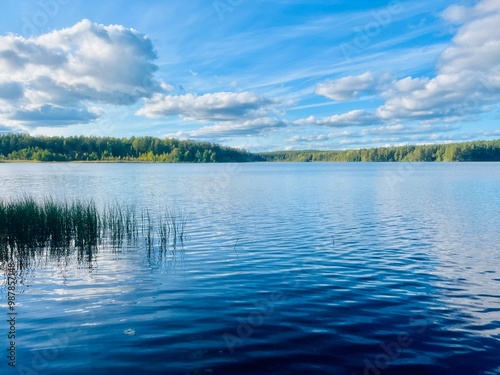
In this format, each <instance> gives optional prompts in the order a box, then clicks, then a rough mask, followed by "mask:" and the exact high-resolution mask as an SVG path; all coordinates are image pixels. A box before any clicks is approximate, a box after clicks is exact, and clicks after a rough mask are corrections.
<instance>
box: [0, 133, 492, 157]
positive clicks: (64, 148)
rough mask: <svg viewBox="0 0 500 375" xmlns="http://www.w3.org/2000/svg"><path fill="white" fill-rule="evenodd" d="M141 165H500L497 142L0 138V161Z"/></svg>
mask: <svg viewBox="0 0 500 375" xmlns="http://www.w3.org/2000/svg"><path fill="white" fill-rule="evenodd" d="M19 160H26V161H143V162H166V163H179V162H190V163H221V162H252V161H296V162H304V161H306V162H307V161H367V162H368V161H373V162H377V161H380V162H392V161H500V140H494V141H474V142H464V143H450V144H438V145H424V146H400V147H380V148H369V149H361V150H346V151H314V150H311V151H276V152H264V153H259V154H252V153H250V152H247V151H245V150H238V149H235V148H231V147H224V146H220V145H217V144H214V143H207V142H194V141H189V140H187V141H180V140H176V139H172V138H166V139H160V138H154V137H132V138H112V137H84V136H78V137H66V138H65V137H33V136H30V135H25V134H5V135H0V162H1V161H19Z"/></svg>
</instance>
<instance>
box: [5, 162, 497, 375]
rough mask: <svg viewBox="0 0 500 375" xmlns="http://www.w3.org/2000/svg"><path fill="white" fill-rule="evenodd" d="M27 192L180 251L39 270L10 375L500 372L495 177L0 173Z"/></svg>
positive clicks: (313, 171)
mask: <svg viewBox="0 0 500 375" xmlns="http://www.w3.org/2000/svg"><path fill="white" fill-rule="evenodd" d="M22 195H34V196H37V197H43V196H52V197H55V198H57V199H59V198H70V199H73V198H84V199H87V198H91V199H93V200H94V201H96V202H97V203H98V204H104V203H105V202H126V203H134V204H136V205H137V206H139V207H148V208H150V209H151V210H155V209H157V208H159V207H165V206H169V207H172V208H175V209H176V210H180V211H182V212H183V214H184V216H185V218H186V220H187V226H186V233H187V235H188V238H187V239H186V240H185V241H184V243H183V244H182V246H177V248H176V249H175V250H173V249H171V250H169V251H167V252H160V251H156V250H153V251H150V250H149V251H148V250H147V249H146V247H145V246H143V245H144V244H142V243H141V242H139V243H138V244H137V245H134V246H128V247H125V248H123V249H120V250H117V249H113V248H106V247H102V248H100V249H99V251H98V253H97V254H96V255H95V256H94V257H93V259H92V260H89V261H85V260H81V259H80V260H78V259H76V258H74V257H67V258H65V259H58V260H57V261H56V260H52V258H50V257H49V258H47V259H45V260H44V261H42V260H40V259H38V260H37V261H36V262H35V263H34V265H33V266H32V267H31V268H30V269H29V271H26V270H25V272H24V273H23V275H18V277H19V283H18V285H17V290H16V293H17V295H16V312H17V314H18V315H17V317H16V368H11V367H9V366H8V362H9V360H8V359H7V358H6V356H5V355H2V356H0V357H1V359H0V362H2V363H0V373H2V374H4V373H6V374H11V373H12V374H17V373H19V374H93V375H98V374H121V373H131V374H267V373H269V374H347V375H353V374H372V375H379V374H445V373H449V374H497V375H498V374H500V230H499V228H500V163H481V164H473V163H449V164H426V163H400V164H392V163H387V164H384V163H366V164H365V163H359V164H358V163H318V164H313V163H304V164H295V163H289V164H285V163H283V164H278V163H276V164H275V163H265V164H253V163H252V164H203V165H196V164H184V165H181V164H0V196H1V197H15V196H22ZM2 267H3V268H4V269H5V267H6V266H5V264H3V266H2ZM21 276H22V277H21ZM6 295H7V292H6V286H5V285H4V286H3V288H2V291H1V294H0V297H1V299H0V302H1V304H0V313H1V314H2V317H1V318H2V319H0V321H1V323H0V332H4V333H2V334H1V335H2V339H1V340H0V342H1V343H3V346H4V348H3V350H2V352H3V353H4V354H5V353H8V349H9V344H8V341H9V340H7V332H8V331H9V322H7V319H8V315H7V313H8V305H7V297H6Z"/></svg>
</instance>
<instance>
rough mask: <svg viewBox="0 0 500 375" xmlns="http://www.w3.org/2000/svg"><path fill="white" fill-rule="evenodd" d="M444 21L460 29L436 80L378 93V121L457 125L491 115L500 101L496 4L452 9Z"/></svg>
mask: <svg viewBox="0 0 500 375" xmlns="http://www.w3.org/2000/svg"><path fill="white" fill-rule="evenodd" d="M443 16H444V17H445V18H446V20H448V21H450V22H454V23H460V26H459V29H458V30H457V33H456V35H455V36H454V38H453V41H452V44H451V45H450V46H449V47H448V48H447V49H446V50H445V51H443V53H442V54H441V56H440V58H439V61H438V65H437V74H436V76H435V77H432V78H430V77H422V78H413V77H406V78H404V79H402V80H399V81H396V82H394V83H393V85H392V87H391V88H390V89H389V90H387V91H386V92H384V93H383V97H384V98H385V99H386V102H385V104H384V105H382V106H381V107H380V108H379V109H378V110H377V115H378V116H379V117H380V118H382V119H388V120H391V119H397V120H428V119H439V120H441V121H458V120H466V119H470V118H474V116H476V115H478V114H481V113H484V112H487V111H490V110H492V109H493V108H495V107H494V105H496V104H497V103H498V101H499V100H500V28H498V24H500V2H498V1H496V0H483V1H481V2H479V3H478V4H477V5H476V6H475V7H473V8H466V9H464V7H462V6H452V7H450V8H448V9H447V10H445V12H444V13H443Z"/></svg>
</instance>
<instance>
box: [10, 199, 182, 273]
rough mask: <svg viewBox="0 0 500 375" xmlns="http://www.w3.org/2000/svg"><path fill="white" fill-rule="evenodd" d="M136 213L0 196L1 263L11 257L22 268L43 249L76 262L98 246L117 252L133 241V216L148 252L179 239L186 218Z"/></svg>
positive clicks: (133, 209)
mask: <svg viewBox="0 0 500 375" xmlns="http://www.w3.org/2000/svg"><path fill="white" fill-rule="evenodd" d="M137 212H138V211H137V209H136V207H135V206H134V205H123V204H119V203H114V204H106V205H104V206H103V207H102V208H100V207H99V206H98V205H97V204H96V203H95V202H94V201H93V200H78V199H77V200H73V201H67V200H55V199H54V198H50V197H46V198H42V199H35V198H33V197H28V196H25V197H21V198H16V199H11V200H2V199H0V262H2V266H4V265H5V262H8V261H9V260H11V259H13V258H16V259H18V261H19V262H22V264H24V266H25V267H28V266H29V262H30V260H31V259H34V258H36V257H37V255H40V256H41V255H43V254H44V253H45V252H46V251H48V254H49V255H50V256H51V257H52V258H58V259H60V258H64V257H69V256H71V254H74V253H76V255H77V256H76V258H77V259H78V261H79V262H80V261H81V262H84V261H85V262H88V263H91V262H92V259H93V258H94V254H95V253H96V252H97V251H98V249H99V247H100V246H101V247H111V248H112V249H114V250H119V249H121V248H122V247H123V246H124V242H125V239H126V240H127V242H128V243H127V245H135V244H137V240H138V238H139V237H140V236H139V233H140V232H139V223H138V220H137V218H138V217H140V218H141V225H140V228H141V229H142V237H144V239H145V242H146V248H147V250H148V252H149V254H151V252H152V251H155V250H156V249H157V248H159V249H160V250H161V251H165V250H166V249H168V248H171V249H172V250H174V251H175V248H176V246H177V243H178V242H181V243H183V241H184V237H185V235H184V230H185V226H186V221H185V219H184V217H183V215H182V213H181V212H180V211H179V212H174V211H172V210H169V209H168V208H167V209H165V210H164V211H161V213H155V214H153V212H151V211H150V210H149V209H145V210H143V211H142V213H141V214H140V216H138V215H137ZM45 254H47V253H45ZM22 264H20V266H22Z"/></svg>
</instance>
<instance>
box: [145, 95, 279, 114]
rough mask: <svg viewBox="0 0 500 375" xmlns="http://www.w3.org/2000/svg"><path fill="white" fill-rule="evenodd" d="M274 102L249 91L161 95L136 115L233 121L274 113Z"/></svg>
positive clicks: (148, 102) (147, 102)
mask: <svg viewBox="0 0 500 375" xmlns="http://www.w3.org/2000/svg"><path fill="white" fill-rule="evenodd" d="M275 105H276V103H275V102H274V101H272V100H270V99H267V98H265V97H262V96H258V95H255V94H253V93H250V92H240V93H234V92H216V93H210V94H205V95H202V96H197V95H194V94H186V95H178V96H170V95H167V96H163V95H156V96H155V97H153V98H152V99H151V100H147V101H146V104H145V106H144V107H143V108H141V109H140V110H139V111H138V112H137V114H138V115H140V116H145V117H151V118H162V117H169V116H182V117H184V118H186V119H191V120H196V121H233V120H235V119H238V118H257V117H259V116H262V115H265V114H267V113H269V112H270V111H272V110H273V108H274V106H275Z"/></svg>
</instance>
